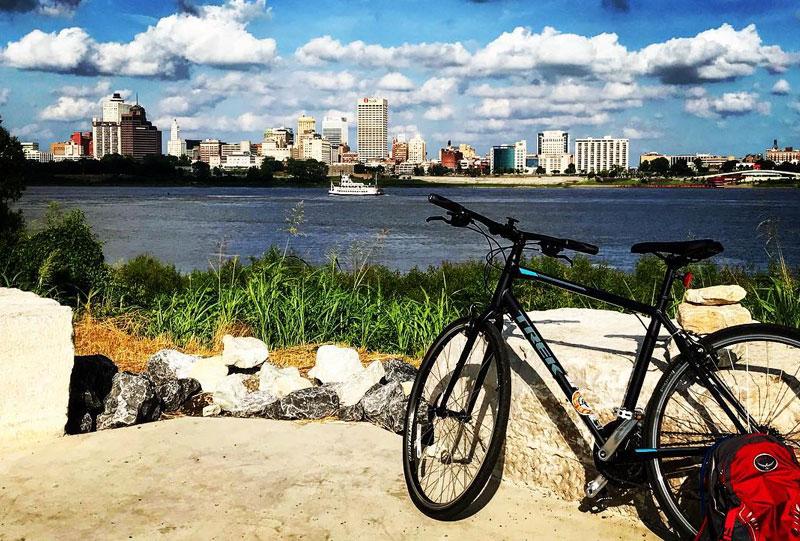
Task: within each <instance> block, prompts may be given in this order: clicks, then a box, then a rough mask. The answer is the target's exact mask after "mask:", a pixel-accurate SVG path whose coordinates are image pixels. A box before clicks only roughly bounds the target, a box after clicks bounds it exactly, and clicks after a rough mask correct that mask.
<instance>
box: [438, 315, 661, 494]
mask: <svg viewBox="0 0 800 541" xmlns="http://www.w3.org/2000/svg"><path fill="white" fill-rule="evenodd" d="M528 315H529V316H530V318H531V320H532V321H533V323H534V325H536V328H537V329H538V330H539V332H540V334H541V335H542V336H543V337H544V338H545V340H546V341H547V344H548V345H549V346H550V349H551V350H552V352H553V354H554V355H555V357H556V358H557V359H558V360H559V362H560V363H561V364H562V366H563V367H564V370H565V372H566V373H567V375H568V376H569V379H570V380H571V381H572V382H573V384H574V385H575V386H576V387H578V388H579V389H580V390H581V392H582V394H583V397H584V398H585V400H586V402H587V403H588V405H589V406H590V407H591V408H592V409H593V410H594V412H595V413H596V414H597V415H598V417H599V419H600V421H601V422H602V423H607V422H609V421H611V420H613V419H614V415H613V408H614V407H616V406H619V404H620V403H621V402H622V397H623V395H624V391H625V388H626V386H627V382H628V378H629V376H630V373H631V369H632V366H633V362H634V358H635V354H636V351H637V349H638V347H639V344H640V343H641V340H642V337H643V336H644V333H645V329H644V328H643V327H642V325H641V323H640V322H639V320H638V319H637V318H636V316H634V315H631V314H623V313H620V312H612V311H608V310H591V309H583V308H562V309H558V310H547V311H540V312H530V313H529V314H528ZM503 336H504V337H505V339H506V341H507V345H508V347H507V351H508V353H509V359H510V361H511V379H512V381H511V414H510V419H509V423H508V431H507V435H506V449H505V473H504V479H508V480H510V481H512V482H514V483H517V484H521V485H527V486H531V487H536V488H538V489H545V490H547V491H549V492H551V493H553V494H554V495H556V496H558V497H561V498H564V499H570V500H581V499H582V498H583V490H584V486H585V484H586V482H587V481H589V480H591V479H593V478H594V477H595V476H596V475H597V471H596V470H595V469H594V462H593V460H592V456H591V450H592V447H593V445H594V440H593V438H592V436H591V434H590V433H589V431H588V429H586V427H585V426H584V424H583V422H582V421H581V419H580V415H579V414H578V412H577V411H575V409H574V408H573V407H572V406H571V403H570V401H569V400H567V399H566V398H565V397H564V393H563V392H562V391H561V389H560V388H559V387H558V385H557V384H556V383H555V381H554V380H553V378H552V376H551V375H550V373H549V371H548V370H547V369H546V368H545V366H544V363H543V362H542V360H541V358H540V357H539V356H538V354H537V353H536V351H534V349H533V348H532V347H531V345H530V343H529V342H528V341H527V340H526V338H525V336H524V335H523V333H522V332H521V331H520V330H519V329H518V328H517V326H516V325H512V324H511V323H506V325H505V327H504V329H503ZM668 339H669V336H668V334H667V333H666V332H665V331H662V334H661V336H660V340H659V343H658V344H657V347H656V350H655V351H654V353H653V358H652V360H653V362H652V364H651V365H650V367H649V370H648V372H647V375H646V377H645V382H644V386H643V389H642V394H641V396H640V399H639V403H638V406H639V407H644V406H645V405H646V404H647V400H648V399H649V397H650V395H651V394H652V391H653V388H654V387H655V384H656V382H657V381H658V379H659V378H660V377H661V374H662V371H663V369H664V368H665V367H666V366H667V361H666V359H667V357H668V354H667V351H666V343H667V340H668ZM451 349H452V350H453V351H460V350H459V348H457V347H454V348H451Z"/></svg>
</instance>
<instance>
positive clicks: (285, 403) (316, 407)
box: [279, 386, 339, 420]
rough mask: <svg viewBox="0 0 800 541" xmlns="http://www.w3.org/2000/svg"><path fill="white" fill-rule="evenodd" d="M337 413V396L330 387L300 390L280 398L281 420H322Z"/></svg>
mask: <svg viewBox="0 0 800 541" xmlns="http://www.w3.org/2000/svg"><path fill="white" fill-rule="evenodd" d="M338 412H339V396H338V395H337V394H336V391H335V390H334V389H332V388H330V387H327V386H326V387H309V388H308V389H300V390H299V391H295V392H293V393H289V394H288V395H286V396H284V397H283V398H281V400H280V402H279V417H280V418H281V419H291V420H293V419H322V418H324V417H333V416H335V415H337V413H338Z"/></svg>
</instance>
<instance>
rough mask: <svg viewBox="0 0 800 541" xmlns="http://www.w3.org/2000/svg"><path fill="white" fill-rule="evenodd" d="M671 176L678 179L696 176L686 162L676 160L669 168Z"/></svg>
mask: <svg viewBox="0 0 800 541" xmlns="http://www.w3.org/2000/svg"><path fill="white" fill-rule="evenodd" d="M669 172H670V174H672V175H673V176H676V177H688V176H692V175H694V171H692V168H691V167H689V164H688V163H687V162H686V160H675V163H673V164H672V165H671V166H670V168H669Z"/></svg>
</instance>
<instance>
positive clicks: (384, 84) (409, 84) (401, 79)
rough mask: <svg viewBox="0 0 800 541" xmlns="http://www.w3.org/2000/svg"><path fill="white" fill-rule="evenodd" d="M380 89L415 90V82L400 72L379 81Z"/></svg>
mask: <svg viewBox="0 0 800 541" xmlns="http://www.w3.org/2000/svg"><path fill="white" fill-rule="evenodd" d="M378 88H380V89H382V90H401V91H402V90H413V89H414V82H413V81H412V80H411V79H409V78H408V77H406V76H405V75H403V74H402V73H400V72H397V71H393V72H391V73H387V74H386V75H384V76H383V77H381V80H380V81H378Z"/></svg>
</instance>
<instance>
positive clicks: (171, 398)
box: [147, 349, 200, 412]
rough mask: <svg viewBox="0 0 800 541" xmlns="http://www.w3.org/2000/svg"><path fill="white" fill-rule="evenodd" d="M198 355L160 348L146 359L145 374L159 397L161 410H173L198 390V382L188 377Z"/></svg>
mask: <svg viewBox="0 0 800 541" xmlns="http://www.w3.org/2000/svg"><path fill="white" fill-rule="evenodd" d="M197 360H198V357H196V356H194V355H186V354H184V353H181V352H180V351H176V350H173V349H162V350H161V351H158V352H157V353H155V354H154V355H152V356H151V357H150V358H149V359H148V360H147V374H148V375H149V376H150V379H151V380H153V383H154V384H155V386H156V393H157V394H158V396H159V397H160V398H161V411H164V412H168V411H175V410H177V409H178V408H180V407H181V405H183V403H184V402H186V400H188V399H189V398H190V397H191V396H192V395H194V394H195V393H197V392H198V391H200V382H198V381H197V380H196V379H194V378H191V377H189V375H190V374H191V373H192V368H193V366H194V364H195V362H196V361H197Z"/></svg>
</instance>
